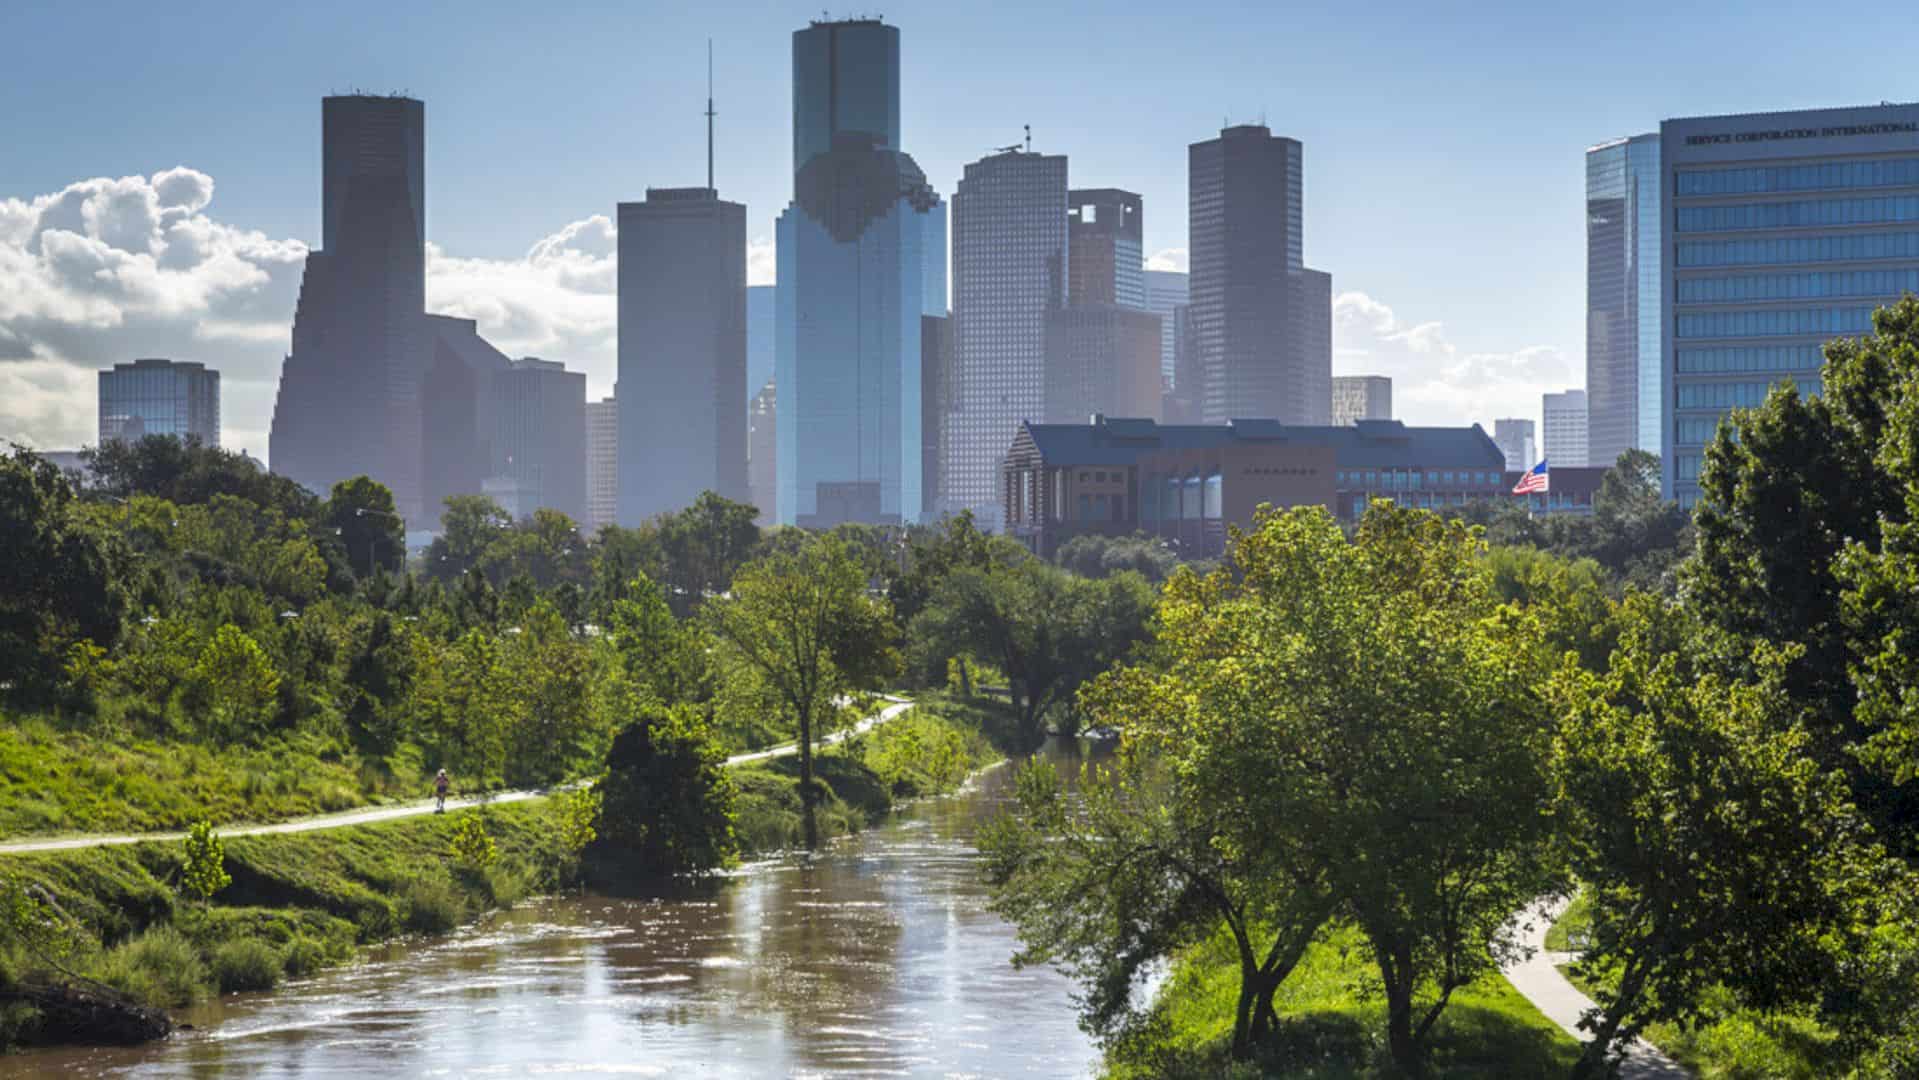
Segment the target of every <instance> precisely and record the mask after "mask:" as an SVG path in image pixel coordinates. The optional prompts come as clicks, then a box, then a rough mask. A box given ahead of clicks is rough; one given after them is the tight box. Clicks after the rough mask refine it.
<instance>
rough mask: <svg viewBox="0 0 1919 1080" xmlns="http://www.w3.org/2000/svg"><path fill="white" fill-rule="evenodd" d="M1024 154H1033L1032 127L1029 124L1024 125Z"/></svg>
mask: <svg viewBox="0 0 1919 1080" xmlns="http://www.w3.org/2000/svg"><path fill="white" fill-rule="evenodd" d="M1026 152H1027V153H1029V154H1030V153H1032V152H1033V125H1031V124H1027V125H1026Z"/></svg>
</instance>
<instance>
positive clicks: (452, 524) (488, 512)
mask: <svg viewBox="0 0 1919 1080" xmlns="http://www.w3.org/2000/svg"><path fill="white" fill-rule="evenodd" d="M512 524H513V519H512V517H511V516H509V515H508V514H507V512H506V511H505V510H504V509H503V508H501V506H500V504H499V503H496V502H494V501H493V500H492V499H490V498H487V497H486V496H484V495H448V496H447V497H446V508H445V509H444V510H443V511H441V513H440V535H439V536H438V537H436V538H434V541H433V543H431V544H429V545H427V549H426V555H425V557H424V560H423V568H424V570H425V572H426V575H427V576H428V577H430V578H436V579H438V580H440V581H447V582H451V581H457V580H459V578H460V576H461V575H462V574H466V573H468V572H469V571H473V570H478V569H480V568H481V567H480V560H481V559H482V558H484V557H485V555H486V552H487V548H489V547H490V546H492V544H493V543H494V541H496V540H498V539H499V538H500V537H501V536H502V535H503V534H504V533H505V532H506V530H507V529H508V527H510V526H511V525H512Z"/></svg>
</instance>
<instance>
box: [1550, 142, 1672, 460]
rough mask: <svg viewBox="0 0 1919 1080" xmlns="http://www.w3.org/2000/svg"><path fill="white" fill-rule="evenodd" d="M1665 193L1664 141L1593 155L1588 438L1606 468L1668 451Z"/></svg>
mask: <svg viewBox="0 0 1919 1080" xmlns="http://www.w3.org/2000/svg"><path fill="white" fill-rule="evenodd" d="M1659 190H1660V169H1659V136H1658V135H1635V136H1633V137H1632V138H1629V139H1615V140H1613V141H1611V142H1607V143H1601V144H1600V145H1598V146H1595V147H1593V148H1592V149H1590V150H1587V151H1586V395H1587V415H1588V420H1587V438H1588V442H1589V446H1590V454H1589V456H1590V457H1591V458H1592V460H1594V461H1598V462H1603V463H1611V462H1614V461H1617V460H1618V459H1619V455H1620V454H1622V453H1624V452H1625V451H1627V450H1628V449H1631V448H1633V447H1638V448H1639V449H1641V450H1650V451H1652V452H1653V453H1655V454H1656V453H1658V452H1659V432H1660V430H1661V429H1662V428H1663V427H1664V421H1663V417H1664V415H1665V394H1664V392H1663V390H1664V388H1663V385H1662V383H1663V379H1662V378H1661V374H1660V363H1659V355H1660V353H1659V319H1660V314H1659V288H1660V281H1661V276H1660V274H1661V270H1660V268H1661V266H1662V265H1663V263H1664V260H1663V259H1662V258H1661V255H1660V251H1661V248H1660V236H1659V222H1660V217H1661V213H1660V206H1661V205H1662V204H1661V202H1660V197H1659ZM1550 453H1551V451H1550V448H1549V449H1548V455H1549V456H1550ZM1553 464H1555V465H1557V464H1559V463H1558V461H1557V460H1555V461H1554V462H1553Z"/></svg>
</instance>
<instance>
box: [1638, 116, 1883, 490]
mask: <svg viewBox="0 0 1919 1080" xmlns="http://www.w3.org/2000/svg"><path fill="white" fill-rule="evenodd" d="M1659 139H1660V146H1659V154H1660V163H1661V165H1662V167H1663V168H1664V170H1665V174H1664V175H1665V177H1666V178H1667V179H1668V180H1670V181H1671V186H1670V188H1669V189H1668V190H1667V191H1666V192H1665V193H1664V194H1665V203H1666V207H1665V212H1664V213H1663V214H1662V215H1661V222H1662V226H1661V227H1662V233H1661V242H1662V245H1663V249H1664V250H1665V251H1667V252H1670V253H1671V254H1672V259H1671V262H1670V264H1669V265H1668V266H1667V267H1666V268H1665V272H1664V287H1663V288H1662V289H1661V290H1660V296H1661V301H1662V303H1663V305H1664V307H1663V310H1662V312H1661V319H1660V325H1661V328H1662V335H1661V341H1662V365H1663V367H1664V371H1665V377H1666V379H1667V387H1668V388H1669V389H1670V391H1671V396H1670V398H1669V399H1668V414H1669V419H1668V421H1667V423H1666V425H1665V427H1664V429H1663V431H1662V433H1661V434H1662V445H1663V448H1664V450H1663V453H1662V454H1661V464H1662V468H1663V471H1664V477H1663V480H1664V487H1665V491H1666V494H1667V495H1668V497H1671V498H1676V499H1677V500H1678V501H1679V503H1680V505H1682V506H1690V505H1692V504H1693V503H1694V502H1695V501H1697V499H1698V495H1699V466H1700V462H1701V459H1702V458H1703V456H1704V452H1705V445H1706V443H1707V442H1708V441H1709V440H1710V439H1711V438H1712V435H1713V432H1714V430H1715V429H1716V428H1717V427H1718V425H1719V422H1720V420H1721V419H1722V418H1724V417H1725V416H1726V414H1727V413H1728V412H1729V411H1730V410H1732V409H1735V408H1740V407H1751V406H1755V405H1759V404H1761V403H1762V402H1763V401H1764V400H1765V398H1766V395H1767V393H1768V392H1769V391H1770V389H1771V387H1772V386H1773V385H1774V384H1777V383H1779V382H1781V381H1785V382H1790V383H1793V384H1796V385H1797V386H1798V388H1799V390H1800V392H1801V393H1818V392H1819V389H1820V367H1821V363H1822V359H1823V357H1822V352H1821V346H1822V345H1823V344H1824V343H1825V342H1828V341H1831V340H1833V339H1834V338H1841V337H1855V336H1859V335H1863V334H1869V333H1871V332H1872V313H1873V310H1874V309H1875V308H1878V307H1881V306H1883V305H1886V304H1890V303H1892V302H1894V301H1895V300H1897V299H1898V298H1899V296H1900V294H1901V293H1904V292H1910V291H1919V105H1874V106H1865V107H1861V108H1848V109H1819V110H1808V111H1804V112H1788V113H1753V114H1749V115H1743V116H1705V117H1692V118H1687V119H1680V120H1668V121H1666V122H1664V123H1662V124H1661V125H1660V126H1659Z"/></svg>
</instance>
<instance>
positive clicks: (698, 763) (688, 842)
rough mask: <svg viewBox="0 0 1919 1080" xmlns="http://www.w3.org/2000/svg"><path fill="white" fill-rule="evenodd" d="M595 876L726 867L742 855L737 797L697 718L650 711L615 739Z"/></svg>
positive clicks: (603, 788) (690, 713) (591, 849)
mask: <svg viewBox="0 0 1919 1080" xmlns="http://www.w3.org/2000/svg"><path fill="white" fill-rule="evenodd" d="M597 790H598V791H599V792H600V808H599V829H598V833H599V835H598V837H597V838H595V839H594V840H593V841H592V843H591V844H590V845H588V846H587V855H588V860H589V865H591V866H594V867H596V868H597V869H598V876H601V877H608V876H611V877H614V878H616V879H626V880H632V879H633V878H635V877H639V878H650V877H658V876H669V875H673V874H680V873H688V872H698V871H703V870H710V869H713V868H715V867H718V866H723V865H725V864H727V863H729V862H731V861H732V860H733V858H734V857H735V856H736V855H737V854H738V852H739V845H738V842H737V841H736V840H735V838H734V835H733V813H734V803H735V800H736V799H737V791H736V789H735V788H734V786H733V778H732V777H731V776H729V775H727V772H726V755H725V752H724V751H722V750H721V749H720V748H719V745H718V743H716V742H715V741H714V739H713V736H712V732H711V731H710V730H709V729H708V728H707V726H706V723H705V721H704V720H703V719H702V718H701V717H700V715H699V713H698V712H697V711H696V710H693V709H690V708H686V707H677V708H663V707H660V706H657V705H654V706H649V707H647V708H646V709H645V710H644V711H643V712H642V713H641V714H640V715H639V716H638V717H636V718H635V719H634V721H633V722H632V723H630V724H628V725H627V726H626V727H625V728H623V729H621V731H620V733H619V734H618V735H616V736H614V738H613V747H612V749H611V750H609V751H608V752H607V756H606V776H605V778H604V779H603V780H601V781H600V783H599V785H598V787H597Z"/></svg>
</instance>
